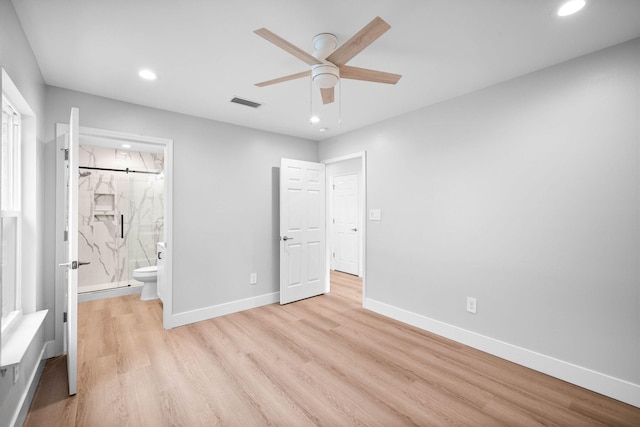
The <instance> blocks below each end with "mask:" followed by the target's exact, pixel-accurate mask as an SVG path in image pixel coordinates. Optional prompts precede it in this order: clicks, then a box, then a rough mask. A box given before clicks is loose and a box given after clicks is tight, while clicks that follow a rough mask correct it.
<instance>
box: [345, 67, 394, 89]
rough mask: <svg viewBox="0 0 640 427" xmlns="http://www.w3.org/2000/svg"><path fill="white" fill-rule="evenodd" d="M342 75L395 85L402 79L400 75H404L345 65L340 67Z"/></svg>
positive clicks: (346, 77) (353, 78)
mask: <svg viewBox="0 0 640 427" xmlns="http://www.w3.org/2000/svg"><path fill="white" fill-rule="evenodd" d="M340 77H341V78H343V79H352V80H364V81H367V82H375V83H387V84H391V85H394V84H396V83H398V80H400V77H402V76H401V75H400V74H392V73H385V72H384V71H377V70H369V69H367V68H358V67H350V66H348V65H343V66H341V67H340Z"/></svg>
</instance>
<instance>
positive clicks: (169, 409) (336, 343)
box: [25, 273, 640, 426]
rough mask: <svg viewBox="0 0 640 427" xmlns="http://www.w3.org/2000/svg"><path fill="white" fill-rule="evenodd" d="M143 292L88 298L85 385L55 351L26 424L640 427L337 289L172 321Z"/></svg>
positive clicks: (628, 414)
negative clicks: (72, 386) (69, 374)
mask: <svg viewBox="0 0 640 427" xmlns="http://www.w3.org/2000/svg"><path fill="white" fill-rule="evenodd" d="M161 319H162V314H161V305H160V303H159V302H158V301H151V302H144V301H140V300H139V299H138V298H137V296H136V295H132V296H125V297H119V298H112V299H107V300H100V301H91V302H84V303H81V304H80V307H79V384H78V394H77V395H76V396H74V397H68V396H67V380H66V366H65V363H66V360H65V358H64V357H59V358H56V359H51V360H49V361H48V362H47V365H46V368H45V371H44V374H43V377H42V380H41V382H40V385H39V387H38V390H37V392H36V396H35V398H34V401H33V404H32V406H31V409H30V411H29V414H28V417H27V420H26V424H25V425H26V426H163V425H179V426H200V425H203V426H210V425H221V426H264V425H277V426H306V425H325V426H349V425H367V426H403V425H436V426H437V425H448V424H456V425H475V426H494V425H508V426H529V425H561V426H582V425H612V426H625V425H626V426H640V409H638V408H634V407H632V406H629V405H625V404H623V403H620V402H617V401H615V400H612V399H609V398H606V397H604V396H601V395H598V394H596V393H593V392H590V391H587V390H584V389H581V388H579V387H576V386H573V385H570V384H567V383H565V382H563V381H560V380H557V379H554V378H551V377H548V376H546V375H543V374H540V373H538V372H534V371H532V370H529V369H527V368H523V367H521V366H518V365H515V364H513V363H510V362H506V361H504V360H501V359H498V358H496V357H493V356H490V355H488V354H486V353H482V352H480V351H477V350H474V349H472V348H469V347H466V346H463V345H461V344H458V343H456V342H453V341H450V340H447V339H444V338H442V337H438V336H436V335H433V334H430V333H427V332H425V331H422V330H420V329H417V328H413V327H411V326H407V325H405V324H402V323H400V322H396V321H394V320H390V319H387V318H385V317H383V316H380V315H377V314H375V313H372V312H369V311H366V310H363V309H362V308H361V285H360V281H359V279H357V278H355V277H353V276H349V275H346V274H341V273H332V292H331V293H330V294H327V295H323V296H319V297H315V298H311V299H308V300H304V301H300V302H297V303H293V304H289V305H285V306H280V305H277V304H273V305H268V306H264V307H260V308H257V309H253V310H249V311H245V312H242V313H236V314H232V315H228V316H224V317H219V318H216V319H212V320H208V321H204V322H200V323H197V324H193V325H188V326H183V327H180V328H175V329H173V330H171V331H165V330H163V329H162V326H161V324H162V320H161Z"/></svg>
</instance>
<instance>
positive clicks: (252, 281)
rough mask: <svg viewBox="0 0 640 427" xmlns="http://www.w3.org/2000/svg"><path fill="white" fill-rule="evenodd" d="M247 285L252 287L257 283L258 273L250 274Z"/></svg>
mask: <svg viewBox="0 0 640 427" xmlns="http://www.w3.org/2000/svg"><path fill="white" fill-rule="evenodd" d="M249 283H250V284H252V285H255V284H256V283H258V273H251V275H250V276H249Z"/></svg>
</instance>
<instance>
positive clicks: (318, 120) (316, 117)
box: [309, 116, 320, 124]
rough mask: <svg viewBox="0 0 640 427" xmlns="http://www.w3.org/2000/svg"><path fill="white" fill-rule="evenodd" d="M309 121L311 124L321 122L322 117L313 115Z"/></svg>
mask: <svg viewBox="0 0 640 427" xmlns="http://www.w3.org/2000/svg"><path fill="white" fill-rule="evenodd" d="M309 122H310V123H311V124H315V123H319V122H320V117H318V116H311V118H310V119H309Z"/></svg>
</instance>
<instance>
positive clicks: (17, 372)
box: [13, 365, 20, 384]
mask: <svg viewBox="0 0 640 427" xmlns="http://www.w3.org/2000/svg"><path fill="white" fill-rule="evenodd" d="M18 378H20V365H15V366H14V367H13V383H14V384H15V383H17V382H18Z"/></svg>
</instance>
